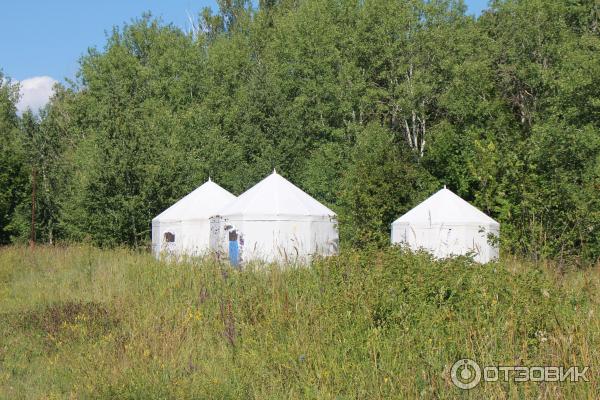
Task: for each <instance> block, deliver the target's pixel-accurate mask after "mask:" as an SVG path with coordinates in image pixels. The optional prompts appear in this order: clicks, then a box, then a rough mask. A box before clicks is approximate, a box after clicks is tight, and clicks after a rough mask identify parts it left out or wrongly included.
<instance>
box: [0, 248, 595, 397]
mask: <svg viewBox="0 0 600 400" xmlns="http://www.w3.org/2000/svg"><path fill="white" fill-rule="evenodd" d="M557 271H558V269H557V268H556V266H553V265H550V264H533V263H528V262H521V261H519V260H516V259H511V258H505V259H503V260H502V261H500V262H498V263H494V264H488V265H485V266H481V265H477V264H474V263H472V262H471V261H469V260H468V259H467V258H457V259H452V260H446V261H433V260H431V258H430V257H429V256H427V255H425V254H417V255H413V254H409V253H406V252H404V251H402V250H400V249H394V248H392V249H387V250H373V251H369V250H363V251H347V252H342V254H341V255H339V256H337V257H332V258H328V259H323V260H317V261H315V262H314V263H313V265H312V266H311V267H294V266H289V267H287V268H281V267H277V266H274V265H248V266H246V267H245V268H244V269H243V270H241V271H238V270H233V269H231V268H230V267H229V266H228V265H227V264H224V263H220V262H218V261H217V260H214V259H210V258H206V259H189V260H185V261H181V262H179V263H164V262H159V261H156V260H154V259H153V258H152V257H151V256H150V255H148V254H146V253H143V252H136V251H133V250H127V249H116V250H100V249H97V248H94V247H87V246H73V247H36V248H35V249H33V250H32V249H30V248H27V247H19V246H12V247H4V248H0V398H2V399H64V398H66V399H69V398H73V399H80V398H82V399H86V398H90V399H93V398H113V399H198V398H199V399H204V398H209V399H210V398H215V399H228V398H236V399H237V398H247V399H313V398H314V399H388V398H398V399H406V398H425V399H430V398H431V399H453V398H473V399H479V398H500V399H502V398H507V399H508V398H536V399H560V398H569V399H574V398H577V399H595V398H598V397H599V396H600V381H599V379H598V378H599V377H598V370H597V366H598V365H600V317H599V316H598V308H599V301H600V290H599V289H600V269H599V267H598V266H596V267H593V268H588V269H586V270H569V269H563V270H562V271H561V272H557ZM465 357H467V358H472V359H474V360H476V361H477V362H478V363H479V364H480V365H482V366H483V365H510V366H514V365H523V366H536V365H542V366H543V365H549V366H574V365H578V366H590V367H591V369H590V370H589V371H588V373H587V378H588V380H589V382H576V383H575V382H565V383H552V382H546V383H536V382H526V383H515V382H512V381H511V382H508V383H506V382H489V383H484V382H482V383H480V384H479V385H478V386H477V387H476V388H474V389H472V390H468V391H465V390H461V389H458V388H456V387H455V386H454V385H453V384H452V381H451V379H450V369H451V366H452V364H453V363H454V362H455V361H456V360H458V359H460V358H465Z"/></svg>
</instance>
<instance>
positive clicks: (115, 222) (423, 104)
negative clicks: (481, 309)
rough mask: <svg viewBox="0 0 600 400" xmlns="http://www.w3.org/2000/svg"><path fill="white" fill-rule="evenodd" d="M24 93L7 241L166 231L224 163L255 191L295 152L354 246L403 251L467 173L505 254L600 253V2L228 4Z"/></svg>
mask: <svg viewBox="0 0 600 400" xmlns="http://www.w3.org/2000/svg"><path fill="white" fill-rule="evenodd" d="M18 90H19V89H18V85H17V84H16V83H14V82H12V81H11V80H10V78H9V77H7V76H3V75H2V74H0V135H1V140H0V243H4V244H6V243H10V242H19V241H27V240H28V239H29V238H30V235H31V231H32V229H31V224H32V220H33V221H35V229H34V232H35V238H36V241H38V242H42V243H61V242H72V241H78V242H79V241H86V242H91V243H94V244H97V245H100V246H114V245H129V246H134V247H139V246H146V245H147V244H148V242H149V238H150V221H151V219H152V217H154V216H155V215H157V214H158V213H159V212H160V211H161V210H163V209H164V208H166V207H167V206H169V205H170V204H172V203H173V202H174V201H175V200H177V199H178V198H180V197H182V196H183V195H185V194H186V193H188V192H189V191H191V190H192V189H193V188H195V187H197V186H199V185H200V184H201V183H203V182H204V181H205V180H206V179H207V178H208V176H209V175H210V176H211V177H212V179H213V180H215V181H216V182H217V183H219V184H220V185H221V186H223V187H225V188H226V189H228V190H230V191H232V192H233V193H235V194H239V193H241V192H242V191H244V190H246V189H247V188H249V187H250V186H252V185H253V184H254V183H256V182H257V181H258V180H260V179H261V178H263V177H264V176H265V175H267V174H268V173H269V172H270V171H271V170H272V169H273V168H274V167H276V168H277V171H278V172H280V173H281V174H282V175H284V176H285V177H287V178H288V179H290V180H291V181H292V182H294V183H296V184H297V185H298V186H300V187H301V188H302V189H304V190H305V191H307V192H308V193H310V194H311V195H313V196H314V197H315V198H317V199H318V200H319V201H321V202H323V203H324V204H326V205H328V206H329V207H331V208H332V209H333V210H335V211H336V212H337V213H338V215H339V220H340V234H341V245H342V246H347V247H370V246H386V245H387V244H388V242H389V225H390V223H391V222H392V221H393V220H394V219H395V218H397V217H398V216H400V215H401V214H402V213H404V212H406V211H408V210H409V209H410V208H411V207H413V206H414V205H416V204H417V203H418V202H420V201H422V200H423V199H425V198H426V197H428V196H429V195H431V194H432V193H433V192H435V191H436V190H438V189H439V188H440V187H441V186H442V185H447V186H448V188H450V189H452V190H453V191H455V192H456V193H457V194H459V195H460V196H462V197H463V198H465V199H466V200H468V201H470V202H472V203H473V204H474V205H476V206H477V207H479V208H480V209H482V210H483V211H485V212H486V213H488V214H489V215H491V216H492V217H494V218H495V219H497V220H498V221H499V222H500V223H501V245H502V248H503V250H504V251H505V252H508V253H512V254H516V255H519V256H524V257H529V258H533V259H541V258H553V259H556V260H561V261H563V260H564V261H565V262H569V263H575V264H578V265H584V264H586V263H589V262H594V261H596V260H598V257H599V256H600V4H599V3H598V2H597V1H596V0H502V1H500V0H498V1H491V3H490V6H489V8H488V9H487V10H486V11H484V12H483V13H482V15H480V16H479V17H474V16H470V15H467V14H466V7H465V5H464V4H463V2H462V1H461V0H429V1H425V0H364V1H355V0H261V1H260V2H259V3H258V4H257V3H252V2H250V1H246V0H219V10H218V11H217V12H211V10H210V9H204V10H202V11H201V12H200V13H199V14H198V16H197V19H196V20H195V22H194V25H193V27H192V28H191V29H190V30H189V31H184V30H182V29H181V28H179V27H176V26H174V25H172V24H168V23H165V22H163V21H161V20H157V19H155V18H153V17H152V16H151V15H149V14H148V15H143V16H141V17H140V18H139V19H137V20H135V21H132V22H131V23H129V24H125V25H123V26H121V27H115V28H113V30H112V31H111V32H110V33H109V34H108V35H107V39H106V44H105V45H104V48H102V49H97V48H91V49H89V50H88V51H87V52H86V53H85V55H84V56H83V57H82V58H81V60H80V67H79V71H78V74H77V77H76V78H75V79H74V81H69V82H68V83H67V84H64V85H59V86H57V87H56V90H55V94H54V96H53V98H52V99H51V101H50V103H49V104H48V105H47V106H46V107H45V108H44V109H42V110H41V111H40V112H39V114H34V113H32V112H25V113H23V114H22V115H18V114H17V111H16V106H15V105H16V102H17V100H18ZM34 188H35V194H36V195H35V207H32V191H33V190H34ZM32 209H33V210H34V213H35V218H33V219H32Z"/></svg>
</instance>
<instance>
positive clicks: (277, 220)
mask: <svg viewBox="0 0 600 400" xmlns="http://www.w3.org/2000/svg"><path fill="white" fill-rule="evenodd" d="M212 223H213V225H212V227H211V235H213V236H212V238H211V243H212V248H213V249H214V250H216V251H222V252H223V253H227V254H228V257H229V259H230V261H231V263H232V264H234V265H237V264H238V263H239V262H240V261H242V260H243V261H250V260H263V261H267V262H297V263H305V262H308V261H310V259H311V257H312V256H314V255H322V256H327V255H332V254H336V253H337V248H338V231H337V216H336V214H335V213H334V212H333V211H331V210H330V209H329V208H327V207H325V206H324V205H323V204H321V203H319V202H318V201H317V200H315V199H313V198H312V197H310V196H309V195H308V194H306V193H305V192H303V191H302V190H301V189H299V188H298V187H296V186H294V185H293V184H292V183H291V182H289V181H288V180H287V179H285V178H284V177H282V176H281V175H279V174H277V172H275V171H273V173H272V174H271V175H269V176H268V177H266V178H265V179H263V180H262V181H260V182H259V183H257V184H256V185H255V186H253V187H252V188H250V189H248V190H247V191H246V192H244V193H242V194H241V195H240V196H239V197H238V198H237V199H236V200H235V201H233V202H232V203H230V204H229V205H228V206H226V207H225V208H224V209H222V210H220V211H219V215H218V216H217V217H214V218H213V219H212Z"/></svg>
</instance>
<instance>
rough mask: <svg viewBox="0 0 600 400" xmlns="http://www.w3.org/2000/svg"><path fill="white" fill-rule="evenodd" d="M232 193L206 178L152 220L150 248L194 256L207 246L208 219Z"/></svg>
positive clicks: (157, 251) (155, 252) (161, 251)
mask: <svg viewBox="0 0 600 400" xmlns="http://www.w3.org/2000/svg"><path fill="white" fill-rule="evenodd" d="M233 200H235V196H234V195H232V194H231V193H229V192H228V191H227V190H225V189H223V188H222V187H221V186H219V185H217V184H216V183H214V182H212V181H211V180H210V178H209V180H208V182H205V183H204V184H203V185H202V186H200V187H199V188H197V189H196V190H194V191H193V192H191V193H190V194H188V195H187V196H185V197H184V198H182V199H181V200H179V201H178V202H177V203H175V204H173V205H172V206H171V207H169V208H167V209H166V210H165V211H163V212H162V213H160V214H159V215H158V216H157V217H155V218H154V219H153V220H152V252H153V253H154V255H155V256H156V257H159V256H160V254H161V253H163V252H164V253H166V254H169V255H176V256H181V255H189V256H196V255H201V254H203V253H206V252H207V251H208V250H209V239H210V220H209V218H210V217H212V216H213V215H215V213H216V211H217V210H219V209H221V208H223V207H224V206H225V205H227V204H229V203H231V202H232V201H233Z"/></svg>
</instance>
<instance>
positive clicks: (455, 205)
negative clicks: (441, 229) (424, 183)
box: [394, 187, 499, 226]
mask: <svg viewBox="0 0 600 400" xmlns="http://www.w3.org/2000/svg"><path fill="white" fill-rule="evenodd" d="M395 223H410V224H414V225H452V226H467V225H499V224H498V222H496V221H495V220H494V219H492V218H491V217H489V216H488V215H487V214H485V213H484V212H483V211H481V210H479V209H478V208H476V207H475V206H473V205H472V204H470V203H469V202H467V201H465V200H464V199H462V198H461V197H460V196H458V195H457V194H455V193H454V192H452V191H451V190H450V189H448V188H446V187H444V188H443V189H440V190H438V191H437V192H436V193H434V194H433V195H432V196H430V197H429V198H427V199H426V200H425V201H423V202H422V203H420V204H419V205H417V206H416V207H414V208H413V209H412V210H410V211H409V212H407V213H406V214H404V215H403V216H401V217H400V218H398V219H397V220H396V221H394V224H395Z"/></svg>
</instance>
